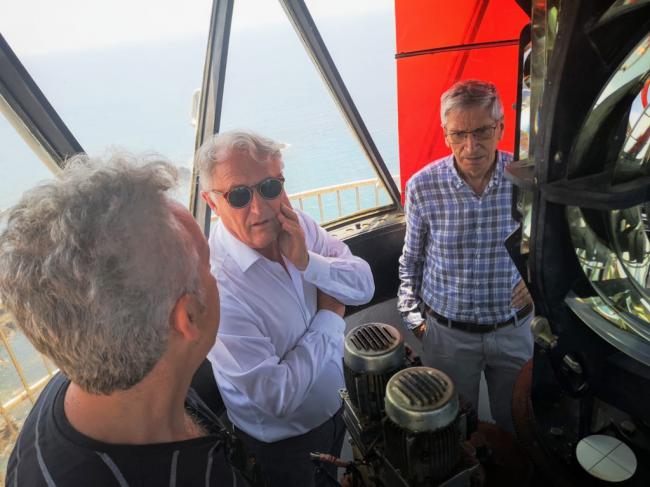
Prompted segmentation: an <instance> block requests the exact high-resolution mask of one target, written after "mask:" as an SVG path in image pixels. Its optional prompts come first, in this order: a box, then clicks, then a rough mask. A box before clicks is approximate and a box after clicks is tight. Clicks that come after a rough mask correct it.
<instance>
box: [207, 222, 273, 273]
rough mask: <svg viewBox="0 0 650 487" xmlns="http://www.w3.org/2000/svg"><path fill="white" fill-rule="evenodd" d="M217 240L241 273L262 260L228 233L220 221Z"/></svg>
mask: <svg viewBox="0 0 650 487" xmlns="http://www.w3.org/2000/svg"><path fill="white" fill-rule="evenodd" d="M217 238H218V239H219V240H220V241H221V244H222V245H223V247H224V250H225V251H226V252H228V254H229V255H230V257H232V259H233V260H234V261H235V262H236V263H237V265H238V266H239V268H240V269H241V271H242V272H246V271H247V270H248V268H249V267H250V266H252V265H253V264H254V263H255V262H257V261H258V260H259V259H261V258H263V256H262V254H260V253H259V252H258V251H257V250H254V249H251V248H250V247H249V246H248V245H246V244H245V243H244V242H242V241H241V240H239V239H238V238H237V237H235V236H234V235H233V234H232V233H230V231H229V230H228V229H227V228H226V226H225V225H224V224H223V222H222V221H221V220H219V222H218V223H217Z"/></svg>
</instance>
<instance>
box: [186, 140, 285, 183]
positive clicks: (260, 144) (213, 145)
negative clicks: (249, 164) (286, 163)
mask: <svg viewBox="0 0 650 487" xmlns="http://www.w3.org/2000/svg"><path fill="white" fill-rule="evenodd" d="M284 147H285V146H284V144H281V143H279V142H275V141H274V140H271V139H269V138H267V137H263V136H261V135H258V134H256V133H254V132H250V131H246V130H232V131H230V132H223V133H220V134H215V135H213V136H212V137H210V138H209V139H207V140H206V141H205V142H204V143H203V144H202V145H201V147H199V150H198V151H197V153H196V164H197V167H198V169H199V177H200V179H201V187H202V188H203V189H204V190H208V189H210V185H211V183H212V175H213V172H214V168H215V167H216V166H217V165H218V164H221V163H223V162H224V161H225V160H226V159H228V158H229V157H230V156H231V154H232V153H233V152H240V153H247V154H248V155H249V156H250V157H251V159H253V160H254V161H257V162H259V163H260V164H267V163H268V162H270V161H274V160H275V161H279V162H280V164H281V167H282V164H283V163H282V149H284Z"/></svg>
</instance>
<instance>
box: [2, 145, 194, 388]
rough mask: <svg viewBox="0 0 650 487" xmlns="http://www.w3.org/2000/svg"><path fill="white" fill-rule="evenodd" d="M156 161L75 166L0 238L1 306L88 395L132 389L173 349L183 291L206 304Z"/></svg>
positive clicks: (23, 208)
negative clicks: (173, 320) (173, 325)
mask: <svg viewBox="0 0 650 487" xmlns="http://www.w3.org/2000/svg"><path fill="white" fill-rule="evenodd" d="M176 179H177V172H176V169H175V168H174V167H173V166H172V165H171V164H169V163H167V162H165V161H161V160H151V161H136V160H135V159H134V158H133V157H131V156H128V155H125V154H121V155H114V156H113V157H112V158H111V159H110V160H108V161H106V162H103V161H100V160H90V159H88V158H87V157H85V156H76V157H74V158H73V159H71V160H69V161H68V164H67V166H66V168H65V170H64V171H63V174H62V177H61V179H60V180H57V181H53V182H47V183H44V184H42V185H40V186H37V187H36V188H34V189H32V190H30V191H28V192H26V193H25V194H24V195H23V197H22V199H21V200H20V202H19V203H18V204H16V205H15V206H14V207H13V208H11V209H10V210H9V215H8V221H7V227H6V229H5V230H4V231H3V232H2V234H1V235H0V298H1V299H2V301H3V302H4V304H5V305H6V306H7V308H8V309H9V310H10V311H11V312H12V313H13V314H14V316H15V317H16V320H17V322H18V324H19V326H20V328H21V329H22V330H23V332H24V333H25V335H26V336H27V337H28V338H29V340H30V341H31V342H32V343H33V345H34V346H35V347H36V349H37V350H38V351H40V352H41V353H43V354H45V355H47V356H48V357H50V358H51V359H52V360H53V361H54V362H55V363H56V364H57V366H58V367H59V368H60V369H61V371H62V372H63V373H64V374H65V375H66V376H68V377H69V378H70V379H71V380H72V381H73V382H75V383H76V384H78V385H79V386H80V387H81V388H83V389H84V390H86V391H88V392H90V393H95V394H110V393H111V392H114V391H116V390H124V389H128V388H130V387H132V386H133V385H135V384H136V383H138V382H139V381H140V380H142V379H143V378H144V377H145V375H147V374H148V373H149V371H150V370H151V369H152V368H153V367H154V365H155V364H156V363H157V362H158V360H159V359H160V357H161V356H162V354H163V353H164V351H165V350H166V348H167V341H168V336H169V330H170V322H169V317H170V314H171V312H172V309H173V307H174V305H175V303H176V301H177V300H178V298H179V297H180V296H181V295H182V294H183V293H185V292H190V293H193V294H195V295H197V296H199V300H200V301H202V300H201V298H200V294H201V289H200V287H201V285H200V278H199V275H198V270H197V266H198V263H199V256H198V253H197V249H196V248H195V243H194V242H193V241H192V239H191V237H190V236H189V235H188V234H187V232H186V230H185V229H184V228H183V226H182V224H181V223H180V222H178V221H177V218H176V217H175V216H174V215H173V214H172V205H173V204H174V203H171V201H170V200H169V199H168V198H167V197H166V196H165V191H167V190H168V189H170V188H171V187H172V186H173V185H174V184H175V182H176Z"/></svg>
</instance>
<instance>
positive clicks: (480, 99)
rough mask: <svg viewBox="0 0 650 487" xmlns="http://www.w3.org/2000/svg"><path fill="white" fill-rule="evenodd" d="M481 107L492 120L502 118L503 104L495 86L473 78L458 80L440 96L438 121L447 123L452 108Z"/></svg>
mask: <svg viewBox="0 0 650 487" xmlns="http://www.w3.org/2000/svg"><path fill="white" fill-rule="evenodd" d="M475 107H481V108H486V109H487V110H488V111H489V112H490V117H492V119H493V120H494V121H499V120H501V119H502V118H503V104H502V103H501V99H500V98H499V93H498V92H497V87H496V86H495V85H494V84H492V83H489V82H487V81H479V80H475V79H470V80H465V81H459V82H458V83H456V84H455V85H453V86H452V87H451V88H449V89H448V90H447V91H445V92H444V93H443V94H442V96H441V97H440V121H441V123H442V126H443V127H444V126H445V125H446V124H447V114H448V113H449V112H451V111H453V110H459V109H460V110H462V109H468V108H475Z"/></svg>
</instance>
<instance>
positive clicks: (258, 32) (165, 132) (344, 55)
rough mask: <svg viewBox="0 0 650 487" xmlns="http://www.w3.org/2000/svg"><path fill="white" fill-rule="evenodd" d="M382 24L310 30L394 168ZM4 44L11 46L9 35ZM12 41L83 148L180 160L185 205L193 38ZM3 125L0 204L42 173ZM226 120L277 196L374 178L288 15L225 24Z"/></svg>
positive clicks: (10, 379) (393, 110)
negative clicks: (86, 43) (253, 139)
mask: <svg viewBox="0 0 650 487" xmlns="http://www.w3.org/2000/svg"><path fill="white" fill-rule="evenodd" d="M317 20H318V19H317ZM393 23H394V19H393V16H392V12H386V13H381V12H380V13H374V14H371V15H365V16H358V17H351V18H347V19H342V18H340V17H339V18H336V19H335V20H332V21H329V22H328V21H327V20H325V21H323V22H322V23H320V24H319V28H320V29H321V34H322V35H323V38H324V40H325V42H326V44H327V46H328V48H329V50H330V54H331V55H332V58H333V59H334V61H335V63H336V64H337V66H338V69H339V72H340V75H341V77H342V79H343V80H344V82H345V83H346V85H347V87H348V90H349V91H350V94H351V95H352V97H353V100H354V102H355V104H356V107H357V109H358V110H359V112H360V114H361V116H362V117H363V119H364V121H365V123H366V125H367V128H368V130H369V132H370V135H371V136H372V137H373V140H374V142H375V144H376V145H377V147H378V149H379V151H380V154H381V156H382V158H383V160H384V162H385V163H386V165H387V167H388V168H389V170H390V172H391V173H392V174H395V175H397V174H398V173H399V165H398V143H397V102H396V69H395V59H394V54H395V34H394V24H393ZM116 29H119V27H118V26H116ZM118 33H119V32H117V33H116V35H117V34H118ZM7 41H8V42H9V43H10V45H11V39H7ZM53 42H54V41H53ZM80 45H83V42H82V40H80ZM12 47H13V49H14V50H15V52H16V54H17V55H18V56H19V57H20V59H21V61H22V62H23V64H24V66H25V68H26V69H27V70H28V71H29V72H30V74H31V76H32V78H33V79H34V81H35V82H36V84H37V85H38V86H39V87H40V89H41V90H42V92H43V94H44V95H45V97H46V98H47V99H48V101H49V102H50V103H51V104H52V106H53V107H54V109H55V110H56V111H57V113H58V114H59V115H60V117H61V119H62V120H63V122H64V123H65V124H66V126H67V127H68V128H69V130H70V131H71V132H72V134H73V135H74V136H75V137H76V139H77V140H78V142H79V143H80V144H81V146H82V147H83V149H84V150H85V151H86V152H87V153H88V154H89V155H91V156H98V157H105V156H107V155H108V154H110V153H112V152H115V151H128V152H131V153H135V154H140V155H146V156H149V157H151V156H152V154H160V155H161V156H162V157H164V158H167V159H169V160H171V161H172V162H173V163H174V164H176V165H177V166H178V167H179V168H181V175H182V180H181V184H180V186H179V188H178V189H177V190H176V192H175V194H174V196H175V197H176V198H177V199H179V200H180V201H181V202H183V203H184V204H188V202H189V191H190V189H189V188H190V174H191V167H192V161H193V152H194V144H195V130H196V127H195V125H194V124H193V123H192V118H193V112H192V99H193V96H196V95H195V92H196V90H198V89H199V88H200V87H201V82H202V78H203V64H204V57H205V50H206V38H205V37H196V38H186V39H185V38H183V39H177V40H174V41H168V42H164V43H155V44H152V43H141V44H131V45H118V46H113V47H106V48H97V49H92V50H77V51H73V52H70V51H66V52H53V53H50V54H47V55H26V56H21V46H20V45H15V46H12ZM15 128H16V126H13V125H12V124H11V123H10V122H9V120H8V119H7V118H6V117H4V116H1V115H0V171H2V175H3V176H2V179H1V180H0V181H1V183H0V184H1V185H2V191H0V211H4V210H6V209H7V208H8V207H10V206H12V205H13V204H15V203H16V202H17V201H18V200H19V198H20V197H21V195H22V194H23V192H24V191H26V190H28V189H29V188H31V187H33V186H35V185H36V184H38V183H39V182H40V181H43V180H47V179H51V178H52V177H53V173H52V172H51V170H50V169H48V168H47V166H46V165H45V164H44V163H43V162H42V161H41V160H39V158H38V156H37V155H36V153H35V152H34V151H32V149H31V148H30V147H29V146H28V144H26V143H25V140H23V139H22V138H21V137H20V136H19V135H18V133H17V131H16V130H15ZM18 128H21V127H20V126H18ZM235 128H240V129H251V130H254V131H256V132H258V133H260V134H263V135H265V136H267V137H270V138H272V139H274V140H277V141H279V142H282V143H284V144H285V145H286V148H285V150H284V162H285V177H286V179H287V182H286V188H287V192H288V193H289V194H294V193H297V192H301V191H305V190H309V189H314V188H319V187H324V186H331V185H336V184H341V183H346V182H350V181H356V180H363V179H369V178H374V177H376V173H375V171H374V170H373V169H372V167H371V165H370V163H369V162H368V160H367V159H366V157H365V155H364V154H363V152H362V149H361V147H360V145H359V144H358V142H357V140H356V139H355V137H354V136H353V134H352V132H351V130H350V128H349V127H348V125H347V123H346V122H345V120H344V118H343V116H342V114H341V113H340V112H339V110H338V108H337V106H336V104H335V103H334V101H333V99H332V97H331V95H330V93H329V91H328V90H327V88H326V85H325V84H324V83H323V80H322V79H321V77H320V75H319V73H318V71H317V70H316V68H315V66H314V64H313V63H312V61H311V59H310V58H309V56H308V55H307V53H306V51H305V49H304V47H303V46H302V44H301V42H300V40H299V38H298V36H297V35H296V33H295V31H294V30H293V28H292V26H291V25H290V24H289V22H288V21H287V22H285V23H283V24H273V25H268V26H264V27H260V28H256V29H248V30H246V29H243V30H233V32H232V35H231V39H230V50H229V54H228V61H227V71H226V83H225V87H224V101H223V110H222V116H221V130H222V131H223V130H229V129H235ZM361 200H362V203H361V204H362V207H364V208H365V207H372V206H375V205H376V202H375V199H374V194H373V193H372V191H371V190H364V191H363V192H362V194H361ZM381 203H388V198H387V197H386V196H382V199H381ZM325 205H326V209H325V216H324V220H329V219H332V218H335V217H336V216H337V214H336V206H337V205H336V202H335V200H334V199H333V198H329V199H328V200H326V201H325ZM305 209H306V211H308V212H310V213H311V214H312V215H313V216H314V217H316V218H317V219H319V217H320V215H319V213H318V210H317V208H316V205H315V201H312V202H307V203H306V206H305ZM355 210H356V208H355V195H354V193H353V192H347V193H345V194H343V212H344V213H350V212H353V211H355ZM3 332H4V333H5V335H6V337H7V338H8V340H9V342H10V344H11V347H12V349H13V351H14V353H15V355H16V356H17V357H18V360H19V361H20V363H21V365H22V368H23V371H24V374H25V376H26V377H27V380H28V382H30V383H32V382H34V381H36V380H37V379H39V378H41V377H43V376H44V375H45V374H46V373H47V368H46V366H45V363H44V362H43V359H42V358H41V357H40V356H39V355H38V354H36V353H35V351H34V350H33V348H32V347H31V345H30V344H29V342H28V341H27V340H26V339H25V337H24V336H23V335H22V334H21V333H19V332H18V331H17V330H16V327H15V325H13V324H9V325H4V326H3ZM21 390H22V384H21V381H20V379H19V377H18V374H17V373H16V371H15V369H14V368H13V367H12V366H11V362H10V357H9V354H8V353H7V350H6V349H5V347H4V346H2V345H1V344H0V404H2V403H5V402H6V401H8V400H9V399H10V398H11V397H13V396H14V395H15V394H17V393H18V392H19V391H21ZM29 406H30V403H29V402H28V401H25V402H24V403H23V406H22V407H21V408H19V409H17V410H14V411H13V412H12V414H14V415H15V417H16V419H17V420H20V419H21V418H22V417H24V415H25V414H26V413H27V411H28V409H29ZM3 434H7V430H6V429H4V430H3V428H0V485H2V478H3V471H4V468H5V466H6V461H7V454H8V450H5V451H2V441H1V440H2V435H3ZM5 447H7V445H6V444H5Z"/></svg>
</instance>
